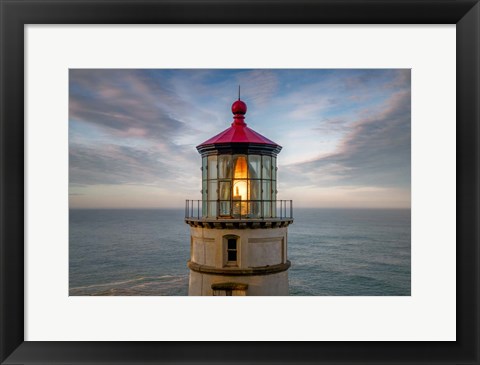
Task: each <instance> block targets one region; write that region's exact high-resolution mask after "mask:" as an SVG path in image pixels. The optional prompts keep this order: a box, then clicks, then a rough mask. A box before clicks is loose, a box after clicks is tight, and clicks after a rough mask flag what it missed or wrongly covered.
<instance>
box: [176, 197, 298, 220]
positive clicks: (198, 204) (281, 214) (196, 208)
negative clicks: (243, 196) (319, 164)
mask: <svg viewBox="0 0 480 365" xmlns="http://www.w3.org/2000/svg"><path fill="white" fill-rule="evenodd" d="M185 218H186V219H293V202H292V200H186V201H185Z"/></svg>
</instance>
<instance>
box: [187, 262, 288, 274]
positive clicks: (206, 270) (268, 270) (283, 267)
mask: <svg viewBox="0 0 480 365" xmlns="http://www.w3.org/2000/svg"><path fill="white" fill-rule="evenodd" d="M187 266H188V268H189V269H190V270H192V271H196V272H199V273H201V274H209V275H223V276H254V275H270V274H276V273H279V272H282V271H287V270H288V269H289V268H290V266H291V263H290V261H288V260H287V262H286V263H284V264H278V265H270V266H261V267H249V268H245V269H239V268H236V267H235V268H231V267H223V268H216V267H212V266H206V265H200V264H197V263H196V262H192V261H188V262H187Z"/></svg>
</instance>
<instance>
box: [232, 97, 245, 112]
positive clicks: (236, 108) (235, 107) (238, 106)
mask: <svg viewBox="0 0 480 365" xmlns="http://www.w3.org/2000/svg"><path fill="white" fill-rule="evenodd" d="M246 112H247V104H245V103H244V102H243V101H241V100H237V101H235V102H234V103H233V104H232V113H233V114H245V113H246Z"/></svg>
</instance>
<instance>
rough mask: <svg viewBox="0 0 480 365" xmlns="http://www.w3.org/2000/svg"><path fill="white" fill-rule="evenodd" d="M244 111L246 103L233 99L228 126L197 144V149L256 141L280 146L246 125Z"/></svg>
mask: <svg viewBox="0 0 480 365" xmlns="http://www.w3.org/2000/svg"><path fill="white" fill-rule="evenodd" d="M246 112H247V104H245V103H244V102H243V101H241V100H240V99H239V100H237V101H235V102H234V103H233V104H232V113H233V114H234V117H233V123H232V125H231V126H230V128H227V129H225V130H224V131H223V132H221V133H219V134H217V135H216V136H214V137H212V138H210V139H208V140H206V141H205V142H203V143H202V144H200V145H198V146H197V149H198V148H199V147H202V146H206V145H211V144H226V143H256V144H265V145H272V146H278V147H280V146H279V145H278V144H276V143H275V142H273V141H271V140H269V139H268V138H266V137H264V136H262V135H261V134H260V133H257V132H255V131H254V130H253V129H251V128H249V127H247V124H246V123H245V121H244V119H245V117H244V114H245V113H246Z"/></svg>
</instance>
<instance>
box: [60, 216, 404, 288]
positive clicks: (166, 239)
mask: <svg viewBox="0 0 480 365" xmlns="http://www.w3.org/2000/svg"><path fill="white" fill-rule="evenodd" d="M293 214H294V219H295V220H294V223H293V224H292V225H290V226H289V230H288V259H289V260H290V261H291V263H292V266H291V268H290V269H289V271H288V274H289V287H290V295H297V296H406V295H407V296H408V295H410V294H411V224H410V221H411V219H410V217H411V210H410V209H382V208H355V209H349V208H295V209H294V211H293ZM69 222H70V224H69V295H71V296H86V295H117V296H122V295H123V296H164V295H177V296H178V295H188V275H189V270H188V268H187V265H186V264H187V261H188V259H189V257H190V229H189V226H188V225H187V224H185V223H184V209H183V208H163V209H156V208H145V209H136V208H130V209H83V208H81V209H70V211H69Z"/></svg>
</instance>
